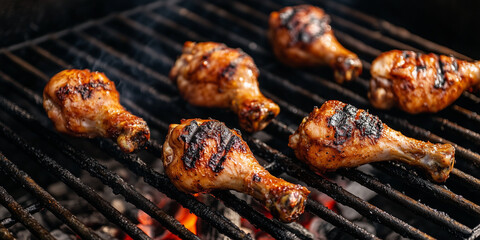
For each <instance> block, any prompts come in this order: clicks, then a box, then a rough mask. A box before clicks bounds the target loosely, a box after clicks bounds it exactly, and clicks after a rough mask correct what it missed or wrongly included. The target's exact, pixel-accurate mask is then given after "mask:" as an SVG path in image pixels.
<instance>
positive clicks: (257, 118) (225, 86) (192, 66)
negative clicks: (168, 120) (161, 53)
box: [170, 42, 280, 132]
mask: <svg viewBox="0 0 480 240" xmlns="http://www.w3.org/2000/svg"><path fill="white" fill-rule="evenodd" d="M257 77H258V69H257V67H256V66H255V63H254V62H253V59H252V58H251V57H250V56H248V55H247V54H246V53H244V52H243V51H242V50H240V49H232V48H228V47H227V46H225V44H221V43H215V42H201V43H194V42H185V45H184V47H183V54H182V55H181V56H180V57H179V58H178V59H177V61H176V62H175V65H174V66H173V68H172V70H171V71H170V78H171V79H172V80H173V81H174V82H175V83H176V84H177V86H178V90H179V91H180V94H181V95H182V97H183V98H184V99H185V100H187V101H188V102H189V103H190V104H193V105H196V106H203V107H221V108H230V109H232V110H233V111H234V112H235V113H236V114H237V115H238V118H239V122H240V126H241V127H242V128H243V129H245V130H247V131H249V132H255V131H259V130H262V129H263V128H264V127H266V126H267V125H268V123H270V121H271V120H272V119H273V118H274V117H276V116H277V115H278V113H279V112H280V108H279V107H278V105H277V104H275V103H274V102H273V101H272V100H270V99H268V98H266V97H265V96H263V94H262V93H261V92H260V90H259V88H258V81H257Z"/></svg>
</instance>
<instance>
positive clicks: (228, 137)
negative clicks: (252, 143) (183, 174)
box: [180, 121, 245, 172]
mask: <svg viewBox="0 0 480 240" xmlns="http://www.w3.org/2000/svg"><path fill="white" fill-rule="evenodd" d="M180 138H181V139H182V140H184V141H185V148H186V149H185V152H184V155H183V156H182V161H183V162H184V163H185V166H186V167H187V168H194V167H195V163H196V161H198V160H199V159H200V157H201V155H202V154H201V153H202V151H203V150H204V148H205V147H207V144H206V142H207V140H209V139H210V140H214V141H215V142H216V145H217V149H216V152H215V153H213V154H212V156H211V157H210V159H209V160H208V166H209V167H210V168H211V169H212V171H214V172H220V171H221V170H222V169H223V162H224V161H225V159H226V155H227V154H228V152H229V151H230V150H231V149H242V150H245V149H244V147H243V144H242V142H241V139H240V138H239V137H238V136H237V135H235V134H233V133H232V132H231V131H230V129H228V128H227V127H226V126H225V124H223V123H222V122H219V121H207V122H204V123H203V124H202V125H200V126H198V124H197V122H196V121H192V122H191V123H190V124H189V125H188V126H187V127H185V134H182V135H180Z"/></svg>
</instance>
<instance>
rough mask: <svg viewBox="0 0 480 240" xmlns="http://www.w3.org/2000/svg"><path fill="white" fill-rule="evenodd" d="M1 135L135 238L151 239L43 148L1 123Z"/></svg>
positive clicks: (141, 239)
mask: <svg viewBox="0 0 480 240" xmlns="http://www.w3.org/2000/svg"><path fill="white" fill-rule="evenodd" d="M0 135H2V136H4V137H5V138H7V139H9V140H10V141H12V142H13V143H15V144H16V145H17V146H19V147H20V148H22V149H23V150H24V151H25V152H27V153H28V154H30V155H31V156H32V157H33V158H36V159H37V161H38V162H39V163H40V164H41V165H42V166H43V167H45V168H46V169H49V170H50V172H51V173H53V174H54V175H55V176H56V177H58V178H59V179H61V180H62V181H63V182H64V183H65V184H67V185H68V186H69V187H70V188H72V189H73V190H74V191H75V192H76V193H77V194H79V195H80V196H81V197H83V198H84V199H86V200H87V201H88V202H89V203H90V204H92V205H93V206H94V207H95V208H96V209H97V210H98V211H100V212H101V213H102V214H103V215H104V216H105V217H107V219H108V220H110V221H111V222H113V223H115V224H118V226H119V227H120V228H121V229H122V230H124V231H125V232H126V233H127V234H128V235H129V236H130V237H132V238H133V239H139V240H147V239H150V238H149V237H148V236H147V235H146V234H145V233H144V232H143V231H142V230H140V229H139V228H138V227H137V226H136V225H135V224H133V223H132V222H131V221H130V220H128V219H127V218H126V217H125V216H123V215H122V214H121V213H120V212H118V210H116V209H115V208H113V207H112V206H111V205H110V203H108V202H107V201H105V200H104V199H103V198H102V197H100V196H99V195H98V194H97V193H96V192H95V191H94V190H93V189H92V188H91V187H89V186H87V185H85V184H84V183H82V182H81V181H80V179H78V178H77V177H75V176H74V175H73V174H72V173H71V172H69V171H67V170H66V169H65V168H63V167H61V166H60V165H59V164H58V163H57V162H55V161H54V160H53V159H51V158H50V157H48V156H47V155H45V154H44V153H43V152H42V151H41V150H39V149H37V148H35V147H33V146H30V145H29V144H28V143H27V142H26V141H25V140H23V139H22V138H21V137H20V136H18V135H17V134H16V133H14V132H13V131H12V130H11V129H9V128H8V127H6V126H5V125H3V124H2V123H0Z"/></svg>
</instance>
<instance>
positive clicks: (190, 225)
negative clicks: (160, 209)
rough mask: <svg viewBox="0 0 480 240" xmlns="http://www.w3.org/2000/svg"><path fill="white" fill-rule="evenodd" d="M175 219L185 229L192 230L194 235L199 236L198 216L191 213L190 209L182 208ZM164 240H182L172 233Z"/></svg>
mask: <svg viewBox="0 0 480 240" xmlns="http://www.w3.org/2000/svg"><path fill="white" fill-rule="evenodd" d="M175 218H176V219H177V220H178V221H179V222H181V223H182V224H183V225H184V226H185V228H187V229H188V230H190V231H191V232H192V233H193V234H197V220H198V217H197V215H195V214H193V213H191V212H190V211H189V210H188V209H186V208H183V207H180V209H179V210H178V212H177V213H176V214H175ZM162 239H163V240H181V238H179V237H177V236H176V235H174V234H172V233H170V232H169V233H168V234H167V235H166V236H165V237H164V238H162Z"/></svg>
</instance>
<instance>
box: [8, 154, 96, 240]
mask: <svg viewBox="0 0 480 240" xmlns="http://www.w3.org/2000/svg"><path fill="white" fill-rule="evenodd" d="M0 167H1V169H2V171H3V172H5V173H6V174H8V175H9V176H10V177H12V178H13V180H15V181H16V182H17V183H19V184H21V185H22V186H23V187H24V188H26V189H27V190H28V191H29V192H31V193H32V194H33V195H35V196H36V197H37V198H38V200H39V201H40V202H41V203H42V204H43V205H44V206H45V207H46V208H48V209H49V210H50V211H51V212H52V213H53V214H54V215H55V216H56V217H58V218H59V219H61V220H62V221H63V222H65V223H66V224H67V225H68V226H69V227H70V228H71V229H72V230H74V231H75V232H76V233H77V234H78V235H79V236H81V237H82V238H83V239H91V240H100V239H101V238H100V237H99V236H98V235H97V234H95V233H94V232H93V231H91V230H90V229H88V228H87V227H86V226H85V225H84V224H83V223H81V222H80V221H79V220H78V219H77V217H75V215H73V214H72V213H71V212H69V211H68V210H67V209H65V208H64V207H63V206H62V205H60V204H59V203H58V202H57V201H56V200H55V199H54V198H53V197H52V196H51V195H50V194H49V193H48V192H47V191H45V190H43V189H42V188H41V187H40V186H39V185H38V184H37V183H36V182H35V181H34V180H33V179H32V178H30V176H29V175H28V174H27V173H25V172H23V171H22V170H20V169H18V168H17V167H16V166H15V164H14V163H12V162H11V161H10V160H8V159H7V158H6V157H5V156H4V155H3V153H0Z"/></svg>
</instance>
